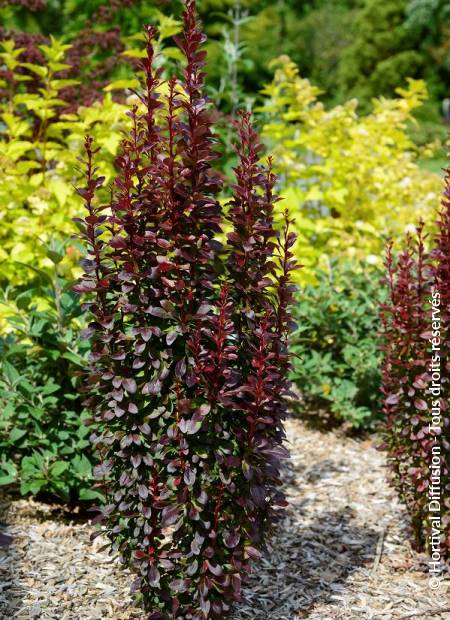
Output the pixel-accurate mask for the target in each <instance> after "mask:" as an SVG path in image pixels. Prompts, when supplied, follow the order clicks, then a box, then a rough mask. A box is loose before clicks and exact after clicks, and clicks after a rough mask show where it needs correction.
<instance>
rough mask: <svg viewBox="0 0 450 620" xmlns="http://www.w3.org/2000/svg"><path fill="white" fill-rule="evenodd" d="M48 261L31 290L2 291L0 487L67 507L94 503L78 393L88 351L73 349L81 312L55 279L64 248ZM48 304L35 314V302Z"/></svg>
mask: <svg viewBox="0 0 450 620" xmlns="http://www.w3.org/2000/svg"><path fill="white" fill-rule="evenodd" d="M47 255H48V256H49V257H51V258H52V260H53V261H54V271H53V272H51V271H49V270H40V269H36V270H35V271H34V276H35V278H34V286H32V287H31V288H27V289H25V290H20V289H12V288H8V289H6V290H5V291H4V293H3V295H4V296H3V299H2V300H1V303H2V305H3V306H4V307H5V308H6V309H7V310H6V315H7V316H8V327H9V329H8V331H7V333H5V334H3V335H2V336H1V338H0V357H1V360H2V361H1V363H0V370H1V374H0V408H1V411H2V415H1V417H0V454H1V460H0V485H11V484H15V483H19V484H20V491H21V493H22V494H24V495H26V494H34V495H36V494H41V495H42V494H46V495H47V496H53V497H55V496H57V497H58V498H60V499H61V500H63V501H66V502H71V503H73V502H76V501H79V500H82V501H83V500H89V501H92V500H98V499H99V498H100V497H101V495H100V494H99V493H98V492H96V491H94V490H92V481H93V480H92V467H93V463H92V461H93V457H92V447H91V445H90V442H89V429H88V428H87V427H86V425H85V424H84V422H85V420H86V419H87V417H88V414H87V412H86V411H84V410H83V406H82V402H81V401H82V398H81V396H80V394H79V392H78V389H77V385H76V378H75V375H76V371H77V370H78V371H79V370H80V368H81V367H82V365H83V364H84V357H85V355H86V345H80V343H79V337H78V332H79V324H78V323H79V319H80V315H81V309H80V304H79V302H78V299H77V296H76V295H75V293H73V292H71V291H70V283H69V282H66V281H64V280H63V279H62V278H61V277H60V275H58V270H57V265H58V264H59V263H60V262H61V260H62V258H63V256H64V247H63V246H62V244H60V243H53V244H52V245H51V246H50V247H49V248H47ZM36 297H38V298H39V299H40V300H41V302H42V300H46V302H47V307H45V308H43V309H38V308H37V306H36V303H35V301H34V299H35V298H36Z"/></svg>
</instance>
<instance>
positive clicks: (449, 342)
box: [382, 176, 450, 559]
mask: <svg viewBox="0 0 450 620" xmlns="http://www.w3.org/2000/svg"><path fill="white" fill-rule="evenodd" d="M437 224H438V234H437V236H436V237H435V239H434V243H433V244H432V248H431V251H427V249H426V245H425V239H424V234H423V225H420V226H419V228H418V229H417V235H416V236H415V237H414V236H412V235H409V236H408V237H407V239H406V243H405V247H404V248H403V250H402V251H401V252H400V254H399V256H398V259H397V260H395V259H394V256H393V252H392V245H390V246H389V248H388V254H387V261H386V266H387V274H388V275H387V283H388V287H389V292H390V295H389V299H388V301H387V303H386V304H385V305H384V306H383V311H382V318H383V325H384V341H385V344H384V363H383V368H382V371H383V386H382V391H383V395H384V409H383V411H384V415H385V420H386V422H385V428H384V440H385V447H386V448H387V451H388V455H389V458H390V461H391V466H392V474H393V482H394V484H395V486H396V488H397V490H398V492H399V495H400V498H401V499H402V501H403V502H404V504H405V505H406V507H407V509H408V512H409V514H410V516H411V521H412V528H413V536H414V542H415V545H416V547H417V548H418V549H421V550H424V549H425V550H427V551H428V552H430V553H432V552H433V551H434V550H436V548H437V549H439V546H440V547H441V554H442V558H443V559H445V558H446V559H448V558H449V557H450V501H449V494H448V492H449V490H450V463H449V454H450V451H449V449H450V417H449V397H448V387H449V385H448V384H449V377H448V370H449V365H450V322H449V319H450V178H449V176H447V181H446V191H445V195H444V200H443V204H442V208H441V210H440V212H439V217H438V222H437ZM433 499H435V500H436V501H437V502H438V503H437V504H434V505H432V506H433V509H430V503H429V502H430V501H431V500H433ZM433 517H436V518H438V520H439V521H433V520H432V518H433ZM433 528H434V529H433ZM436 531H437V532H439V534H437V535H436V533H435V532H436ZM439 536H440V543H439V542H437V540H438V541H439Z"/></svg>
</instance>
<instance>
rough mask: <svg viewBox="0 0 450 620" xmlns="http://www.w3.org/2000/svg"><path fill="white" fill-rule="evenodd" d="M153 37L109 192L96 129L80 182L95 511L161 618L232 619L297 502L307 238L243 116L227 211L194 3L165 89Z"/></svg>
mask: <svg viewBox="0 0 450 620" xmlns="http://www.w3.org/2000/svg"><path fill="white" fill-rule="evenodd" d="M155 34H156V33H155V30H154V29H153V28H148V29H147V45H146V50H147V56H146V58H145V59H144V60H143V61H142V69H143V70H144V73H145V88H144V92H143V93H142V94H140V99H141V104H142V105H140V106H136V107H134V108H133V109H132V110H131V111H130V112H129V115H130V117H131V120H132V130H131V133H130V135H129V136H127V137H125V139H124V141H123V146H122V153H121V155H120V157H119V158H118V161H117V164H118V167H119V170H120V172H119V174H118V177H117V178H116V180H115V184H114V188H113V191H112V199H111V204H110V205H106V206H104V205H101V204H98V203H97V202H96V190H97V188H99V187H100V186H101V185H102V182H103V180H102V179H101V178H98V176H97V172H96V168H95V165H94V159H95V157H96V149H94V146H93V143H92V140H91V139H90V138H87V139H86V158H85V160H84V164H85V167H86V177H87V183H86V186H85V187H84V188H83V189H80V190H79V193H80V195H81V196H82V198H83V200H84V203H85V206H86V209H87V215H86V217H85V218H84V219H80V220H79V221H78V224H79V225H80V227H81V229H82V231H83V232H82V234H81V237H82V239H84V242H85V244H86V246H87V248H88V256H87V258H86V259H85V260H84V263H83V264H84V268H85V274H84V276H83V277H82V280H81V281H80V283H79V284H78V285H77V287H76V289H77V291H78V292H80V293H83V294H86V295H87V301H86V303H85V304H84V307H85V308H86V310H87V311H89V312H90V314H91V316H92V321H91V323H90V325H89V327H88V330H87V334H86V336H87V337H90V340H91V343H92V354H91V364H90V368H89V380H88V392H89V394H88V399H87V401H88V406H89V408H90V409H91V410H92V411H93V413H94V419H95V420H96V422H97V423H98V426H99V428H100V432H99V433H98V434H97V433H96V434H95V435H94V436H93V438H92V439H93V441H94V443H95V445H96V446H97V447H98V449H99V451H100V454H101V456H102V462H101V464H100V465H99V466H98V467H97V472H98V474H99V476H100V477H105V484H106V494H107V497H108V503H107V505H106V507H105V508H104V510H103V512H102V514H101V515H100V518H101V520H102V522H103V524H104V525H105V528H106V532H107V534H108V536H109V538H110V539H111V541H112V543H113V548H114V549H115V550H118V551H119V553H120V555H121V558H122V560H123V562H124V563H125V564H126V565H127V566H128V567H129V568H131V569H132V570H133V571H134V572H135V573H136V575H137V577H136V580H135V582H134V588H135V589H136V590H140V591H141V593H142V600H143V604H144V607H145V609H146V611H147V612H149V617H150V618H152V620H158V619H160V620H163V619H165V618H191V619H196V620H201V619H206V618H223V617H225V616H227V615H228V612H229V610H230V604H231V602H232V601H233V600H238V599H239V596H240V589H241V578H242V576H243V575H245V574H246V573H247V572H248V570H249V562H250V560H251V559H254V558H258V557H259V555H260V551H261V549H262V547H263V546H264V541H265V535H266V532H267V531H268V529H270V526H271V524H272V522H273V521H274V519H275V517H276V516H277V514H278V513H279V511H280V509H281V508H282V507H283V506H284V505H285V500H284V497H283V494H282V492H281V491H280V488H279V487H280V479H279V468H280V460H281V459H282V458H284V457H286V456H287V452H286V450H285V448H284V447H283V446H282V441H283V438H284V430H283V418H284V416H285V413H286V406H285V400H284V399H285V396H286V394H287V392H288V390H289V385H288V381H287V378H286V377H287V371H288V369H289V358H288V351H287V337H288V332H289V329H290V327H291V325H290V324H291V319H290V315H289V304H290V301H291V297H292V294H293V287H292V285H291V283H290V273H291V271H292V270H293V269H294V268H295V264H294V263H295V261H294V260H293V257H292V254H291V251H290V248H291V247H292V245H293V243H294V241H295V239H294V235H293V233H291V232H289V220H288V217H287V215H286V216H285V224H284V226H283V227H282V228H281V229H280V230H278V232H277V229H276V227H275V225H274V216H273V210H274V205H275V203H276V202H277V200H278V199H277V197H276V195H275V193H274V185H275V181H276V179H275V176H274V175H273V173H272V171H271V162H270V160H269V162H268V165H267V166H265V165H261V163H260V162H259V159H260V156H261V151H262V146H261V144H260V142H259V140H258V137H257V135H256V133H255V131H254V130H253V128H252V125H251V119H250V115H248V114H242V115H241V116H240V120H239V121H238V123H237V130H238V140H237V157H238V164H237V167H236V181H235V183H234V184H233V185H232V186H231V188H230V191H231V193H232V198H231V200H230V201H229V204H228V206H227V207H226V208H225V209H222V207H221V204H220V202H219V200H218V196H219V193H220V191H221V189H222V186H221V181H220V178H219V176H218V175H217V174H215V173H214V171H213V169H212V163H213V161H214V159H215V157H216V155H215V153H214V150H213V147H214V138H213V133H212V126H211V113H210V111H209V108H208V103H207V100H206V98H205V95H204V75H203V72H202V67H203V65H204V63H205V52H204V51H203V50H202V49H201V45H202V43H203V42H204V41H205V36H204V35H203V34H202V33H201V31H200V29H199V26H198V24H197V22H196V16H195V5H194V2H193V1H192V0H189V1H188V2H187V4H186V8H185V12H184V35H183V36H181V37H179V38H176V43H177V44H178V46H179V47H180V49H181V50H182V52H183V54H184V56H185V59H186V62H185V65H184V68H183V75H182V78H180V79H177V78H175V77H173V78H172V79H170V80H169V82H168V83H167V84H165V85H162V84H161V83H160V78H161V73H160V70H159V69H156V70H155V68H154V60H155V57H154V56H155V54H154V47H153V44H152V41H153V40H154V37H155ZM163 86H164V89H163ZM162 92H164V93H165V94H161V93H162ZM224 223H226V226H227V230H228V232H227V235H226V236H225V233H223V232H222V226H223V225H224ZM224 228H225V227H224ZM224 239H226V243H223V241H224ZM220 240H222V242H221V241H220Z"/></svg>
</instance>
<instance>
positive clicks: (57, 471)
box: [50, 461, 69, 478]
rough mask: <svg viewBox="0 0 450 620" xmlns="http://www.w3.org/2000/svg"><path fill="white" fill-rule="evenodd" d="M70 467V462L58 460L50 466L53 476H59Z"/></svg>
mask: <svg viewBox="0 0 450 620" xmlns="http://www.w3.org/2000/svg"><path fill="white" fill-rule="evenodd" d="M68 467H69V463H68V462H67V461H56V463H53V465H52V466H51V467H50V475H51V476H52V477H55V478H56V477H59V476H60V475H61V474H62V473H64V472H65V471H66V470H67V469H68Z"/></svg>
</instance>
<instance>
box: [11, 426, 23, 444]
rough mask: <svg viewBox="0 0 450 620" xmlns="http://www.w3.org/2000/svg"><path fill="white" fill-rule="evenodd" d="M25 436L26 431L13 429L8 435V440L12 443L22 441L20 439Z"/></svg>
mask: <svg viewBox="0 0 450 620" xmlns="http://www.w3.org/2000/svg"><path fill="white" fill-rule="evenodd" d="M26 434H27V431H26V430H23V429H20V428H17V427H16V428H13V429H12V430H11V431H10V433H9V440H10V441H11V442H12V443H15V442H16V441H19V439H22V437H24V436H25V435H26Z"/></svg>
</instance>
